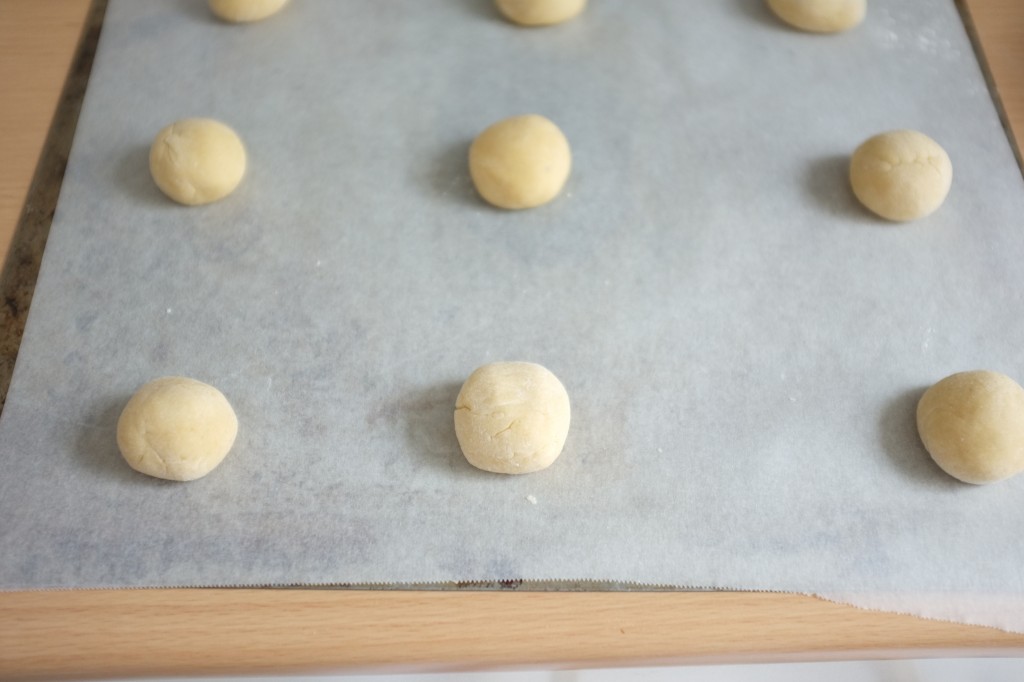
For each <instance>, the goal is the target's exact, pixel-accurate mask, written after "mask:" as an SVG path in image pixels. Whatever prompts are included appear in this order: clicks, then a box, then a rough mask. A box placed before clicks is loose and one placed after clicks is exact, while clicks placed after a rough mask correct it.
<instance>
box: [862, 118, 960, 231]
mask: <svg viewBox="0 0 1024 682" xmlns="http://www.w3.org/2000/svg"><path fill="white" fill-rule="evenodd" d="M952 184H953V164H952V162H951V161H950V160H949V155H948V154H946V150H944V149H943V148H942V147H941V146H940V145H939V143H938V142H936V141H935V140H933V139H931V138H930V137H928V136H927V135H925V134H923V133H919V132H917V131H915V130H894V131H891V132H887V133H882V134H881V135H875V136H874V137H872V138H870V139H869V140H867V141H866V142H864V143H863V144H862V145H861V146H860V147H858V148H857V150H856V151H855V152H854V153H853V157H852V158H851V159H850V186H851V187H852V188H853V193H854V194H855V195H856V196H857V199H859V200H860V202H861V203H862V204H864V206H866V207H867V208H868V209H869V210H871V211H872V212H873V213H876V214H877V215H879V216H881V217H883V218H885V219H887V220H893V221H897V222H902V221H908V220H917V219H919V218H924V217H925V216H928V215H930V214H932V213H934V212H935V211H936V210H937V209H938V208H939V206H941V205H942V202H944V201H945V200H946V195H947V194H949V188H950V186H951V185H952Z"/></svg>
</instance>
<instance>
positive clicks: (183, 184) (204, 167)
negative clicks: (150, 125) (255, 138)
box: [149, 118, 246, 206]
mask: <svg viewBox="0 0 1024 682" xmlns="http://www.w3.org/2000/svg"><path fill="white" fill-rule="evenodd" d="M245 164H246V159H245V147H244V146H243V145H242V140H241V139H239V137H238V135H237V134H236V133H235V131H234V130H232V129H231V128H229V127H228V126H226V125H224V124H223V123H221V122H220V121H215V120H213V119H210V118H186V119H183V120H181V121H177V122H176V123H172V124H171V125H169V126H167V127H166V128H164V129H163V130H161V131H160V132H159V133H157V136H156V139H154V140H153V146H152V147H150V149H149V172H150V173H151V174H152V175H153V180H154V182H156V184H157V187H159V188H160V189H161V190H162V191H163V193H164V194H166V195H167V196H169V197H170V198H172V199H174V200H175V201H177V202H178V203H182V204H187V205H189V206H195V205H199V204H209V203H211V202H214V201H217V200H219V199H223V198H224V197H226V196H227V195H228V194H231V192H233V191H234V189H235V188H236V187H238V184H239V183H240V182H241V181H242V177H243V176H244V175H245Z"/></svg>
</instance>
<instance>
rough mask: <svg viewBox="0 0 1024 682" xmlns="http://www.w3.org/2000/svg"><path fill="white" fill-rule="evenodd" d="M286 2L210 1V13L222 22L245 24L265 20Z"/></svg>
mask: <svg viewBox="0 0 1024 682" xmlns="http://www.w3.org/2000/svg"><path fill="white" fill-rule="evenodd" d="M287 3H288V0H210V11H212V12H213V13H214V14H216V15H217V16H218V17H220V18H221V19H223V20H224V21H233V22H245V21H259V20H260V19H266V18H267V17H269V16H270V15H271V14H277V12H278V11H279V10H280V9H281V8H282V7H284V6H285V5H286V4H287Z"/></svg>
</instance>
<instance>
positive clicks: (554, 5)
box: [495, 0, 587, 26]
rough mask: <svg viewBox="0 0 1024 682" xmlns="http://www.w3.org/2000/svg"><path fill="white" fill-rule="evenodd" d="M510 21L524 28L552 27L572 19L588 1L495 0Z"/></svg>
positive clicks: (499, 9)
mask: <svg viewBox="0 0 1024 682" xmlns="http://www.w3.org/2000/svg"><path fill="white" fill-rule="evenodd" d="M495 3H496V4H497V5H498V11H500V12H501V13H502V14H503V15H505V18H506V19H508V20H509V21H512V22H515V23H517V24H520V25H522V26H550V25H551V24H560V23H562V22H563V21H568V20H569V19H572V18H573V17H575V16H576V15H578V14H579V13H580V12H582V11H583V8H584V7H586V6H587V0H495Z"/></svg>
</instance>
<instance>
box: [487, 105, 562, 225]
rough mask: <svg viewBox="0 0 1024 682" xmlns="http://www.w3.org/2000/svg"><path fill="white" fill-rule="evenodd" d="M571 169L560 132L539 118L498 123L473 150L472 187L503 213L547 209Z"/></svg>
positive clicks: (534, 115)
mask: <svg viewBox="0 0 1024 682" xmlns="http://www.w3.org/2000/svg"><path fill="white" fill-rule="evenodd" d="M571 169H572V152H571V151H570V150H569V141H568V140H566V139H565V135H563V134H562V131H561V130H559V129H558V126H556V125H555V124H554V123H552V122H551V121H549V120H548V119H546V118H544V117H543V116H537V115H536V114H527V115H524V116H513V117H512V118H506V119H505V120H504V121H499V122H498V123H495V124H494V125H492V126H491V127H489V128H487V130H485V131H483V132H482V133H480V135H478V136H477V138H476V139H475V140H473V144H472V145H470V147H469V174H470V175H471V176H472V178H473V184H474V185H476V189H477V191H478V192H479V193H480V196H482V197H483V198H484V199H486V200H487V201H488V202H489V203H491V204H494V205H495V206H497V207H499V208H509V209H520V208H533V207H534V206H540V205H541V204H546V203H547V202H549V201H551V200H552V199H554V198H555V197H556V196H558V193H559V192H561V191H562V187H563V186H564V185H565V181H566V180H568V179H569V171H570V170H571Z"/></svg>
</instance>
